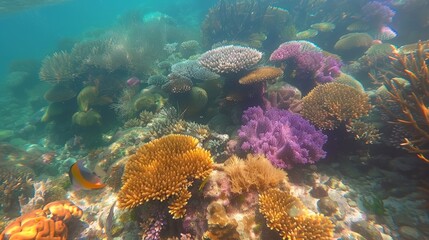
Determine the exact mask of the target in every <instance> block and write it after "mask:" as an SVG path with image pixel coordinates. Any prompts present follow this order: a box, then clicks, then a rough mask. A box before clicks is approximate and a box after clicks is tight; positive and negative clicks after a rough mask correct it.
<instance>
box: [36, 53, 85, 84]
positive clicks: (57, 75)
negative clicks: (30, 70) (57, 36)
mask: <svg viewBox="0 0 429 240" xmlns="http://www.w3.org/2000/svg"><path fill="white" fill-rule="evenodd" d="M75 69H76V66H75V64H74V60H73V57H72V55H70V54H69V53H67V52H64V51H61V52H55V53H54V54H53V55H52V56H48V57H46V58H45V59H44V60H43V63H42V67H41V68H40V72H39V77H40V79H42V80H44V81H47V82H63V81H71V80H73V79H74V78H75V77H76V76H77V74H76V72H75Z"/></svg>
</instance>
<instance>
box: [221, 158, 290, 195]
mask: <svg viewBox="0 0 429 240" xmlns="http://www.w3.org/2000/svg"><path fill="white" fill-rule="evenodd" d="M224 171H225V172H226V173H227V174H228V177H229V179H230V182H231V192H233V193H245V192H249V191H251V190H253V191H254V190H256V191H258V192H263V191H265V190H267V189H269V188H274V187H278V186H279V184H280V183H281V182H282V181H285V180H287V175H286V172H284V171H283V170H281V169H278V168H275V167H274V166H273V165H272V164H271V162H270V161H269V160H268V159H267V158H265V157H264V156H262V155H252V154H248V155H247V157H246V159H244V160H243V159H240V158H238V157H237V156H232V157H230V158H229V159H228V160H227V161H226V162H225V167H224Z"/></svg>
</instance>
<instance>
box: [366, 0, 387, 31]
mask: <svg viewBox="0 0 429 240" xmlns="http://www.w3.org/2000/svg"><path fill="white" fill-rule="evenodd" d="M362 12H363V16H362V19H364V20H365V21H367V22H372V23H375V24H377V25H383V24H386V23H390V22H392V18H393V16H395V11H394V10H392V9H391V8H390V7H389V6H387V5H384V4H383V3H381V2H377V1H371V2H368V3H367V4H365V5H364V6H363V7H362Z"/></svg>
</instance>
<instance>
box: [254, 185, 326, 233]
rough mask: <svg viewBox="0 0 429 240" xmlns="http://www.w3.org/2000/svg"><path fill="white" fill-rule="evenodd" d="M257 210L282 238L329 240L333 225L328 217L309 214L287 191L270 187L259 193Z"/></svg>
mask: <svg viewBox="0 0 429 240" xmlns="http://www.w3.org/2000/svg"><path fill="white" fill-rule="evenodd" d="M259 211H260V212H261V213H262V215H264V217H265V219H266V220H267V225H268V227H269V228H271V229H275V230H276V231H278V232H279V234H280V236H281V237H282V238H283V239H308V240H330V239H332V237H333V231H334V225H333V224H332V222H331V220H329V218H327V217H325V216H323V215H320V214H311V213H309V211H308V210H307V209H306V208H305V207H304V205H303V204H302V203H301V201H300V200H299V199H297V198H295V197H293V196H292V195H290V193H288V192H282V191H280V190H278V189H270V190H267V191H265V192H263V193H261V194H260V195H259Z"/></svg>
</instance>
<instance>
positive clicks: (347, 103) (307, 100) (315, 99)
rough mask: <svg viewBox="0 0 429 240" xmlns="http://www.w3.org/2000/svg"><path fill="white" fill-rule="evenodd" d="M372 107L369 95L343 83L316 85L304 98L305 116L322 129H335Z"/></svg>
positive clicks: (303, 110)
mask: <svg viewBox="0 0 429 240" xmlns="http://www.w3.org/2000/svg"><path fill="white" fill-rule="evenodd" d="M370 109H371V105H370V103H369V98H368V95H367V94H365V93H363V92H361V91H359V90H357V89H355V88H353V87H350V86H347V85H345V84H341V83H335V82H333V83H327V84H323V85H319V86H317V87H315V88H314V89H313V90H312V91H311V92H310V93H308V95H307V96H305V97H304V98H303V109H302V111H301V113H302V115H303V116H304V118H306V119H308V120H310V121H311V122H312V123H313V124H314V125H316V126H317V127H319V128H321V129H329V130H332V129H335V128H337V127H338V126H339V125H340V124H341V123H342V122H346V121H349V120H352V119H357V118H359V117H361V116H364V115H366V114H368V112H369V110H370Z"/></svg>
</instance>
